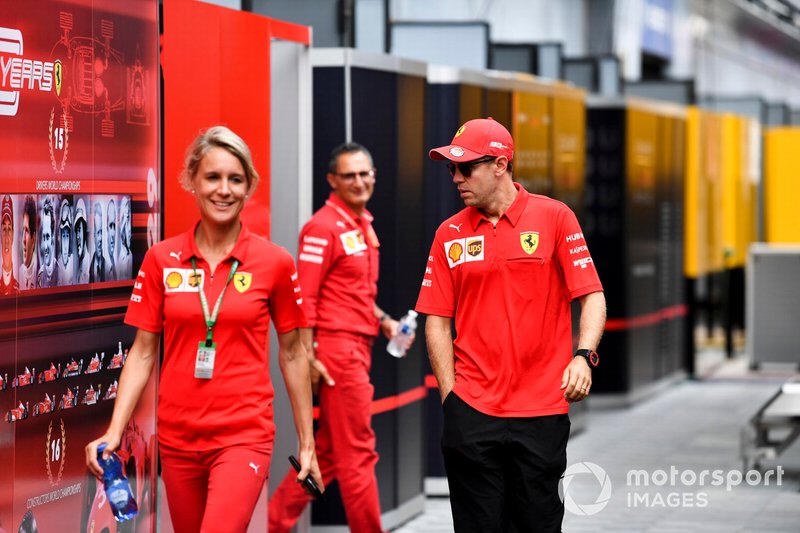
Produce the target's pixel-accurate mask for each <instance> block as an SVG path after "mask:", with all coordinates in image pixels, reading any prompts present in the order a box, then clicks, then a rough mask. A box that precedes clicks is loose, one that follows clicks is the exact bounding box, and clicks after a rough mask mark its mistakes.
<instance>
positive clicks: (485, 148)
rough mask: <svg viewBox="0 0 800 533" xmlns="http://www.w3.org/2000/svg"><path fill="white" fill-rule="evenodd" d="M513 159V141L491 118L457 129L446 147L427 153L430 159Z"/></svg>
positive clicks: (474, 121)
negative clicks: (484, 157)
mask: <svg viewBox="0 0 800 533" xmlns="http://www.w3.org/2000/svg"><path fill="white" fill-rule="evenodd" d="M487 155H488V156H493V157H499V156H501V155H504V156H506V157H507V158H508V159H509V160H511V159H513V158H514V140H513V139H512V138H511V134H510V133H508V130H507V129H506V128H505V127H504V126H503V125H502V124H500V123H499V122H497V121H496V120H494V119H493V118H492V117H489V118H476V119H474V120H470V121H468V122H465V123H464V125H463V126H461V127H460V128H458V131H457V132H456V134H455V136H454V137H453V140H452V141H451V142H450V144H448V145H447V146H441V147H439V148H434V149H432V150H431V151H430V152H428V156H429V157H430V158H431V159H436V160H442V159H449V160H451V161H474V160H475V159H480V158H481V157H483V156H487Z"/></svg>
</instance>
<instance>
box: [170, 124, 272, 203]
mask: <svg viewBox="0 0 800 533" xmlns="http://www.w3.org/2000/svg"><path fill="white" fill-rule="evenodd" d="M212 148H224V149H226V150H227V151H229V152H230V153H231V154H233V156H235V157H236V159H238V160H239V162H240V163H241V164H242V168H244V173H245V178H247V186H248V188H249V190H250V192H251V193H252V192H253V191H254V190H255V188H256V185H258V172H257V171H256V167H255V166H254V165H253V156H252V155H251V154H250V148H248V146H247V143H245V142H244V141H243V140H242V138H241V137H239V136H238V135H236V134H235V133H234V132H233V131H231V129H230V128H227V127H225V126H212V127H211V128H208V129H207V130H206V131H204V132H202V133H201V134H200V135H198V136H197V138H196V139H195V140H194V141H193V142H192V144H190V145H189V147H188V148H187V149H186V156H185V158H184V163H183V170H182V171H181V174H180V177H179V179H180V182H181V186H182V187H183V188H184V189H186V190H187V191H191V190H192V178H193V177H194V175H195V174H196V173H197V168H198V167H199V166H200V161H202V160H203V158H204V157H205V156H206V154H207V153H208V152H209V151H210V150H211V149H212Z"/></svg>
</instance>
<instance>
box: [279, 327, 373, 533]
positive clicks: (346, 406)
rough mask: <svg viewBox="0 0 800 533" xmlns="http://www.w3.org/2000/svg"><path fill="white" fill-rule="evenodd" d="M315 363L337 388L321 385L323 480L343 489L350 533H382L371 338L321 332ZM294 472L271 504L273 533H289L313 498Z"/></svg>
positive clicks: (319, 447)
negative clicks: (326, 371) (324, 368)
mask: <svg viewBox="0 0 800 533" xmlns="http://www.w3.org/2000/svg"><path fill="white" fill-rule="evenodd" d="M315 340H316V341H317V348H316V357H317V358H319V359H320V360H321V361H322V363H323V364H324V365H325V366H326V367H327V368H328V371H329V372H330V374H331V377H332V378H333V380H334V381H335V382H336V385H334V386H333V387H329V386H327V385H324V384H321V385H320V392H319V406H320V418H319V429H318V430H317V433H316V436H315V439H316V445H317V460H318V461H319V466H320V470H321V472H322V479H323V482H324V483H325V485H328V484H329V483H330V482H331V481H332V480H333V479H336V480H337V481H338V483H339V491H340V492H341V495H342V501H343V503H344V509H345V513H346V514H347V523H348V525H349V526H350V531H351V532H352V533H380V532H382V531H383V530H382V528H381V509H380V501H379V500H378V481H377V479H376V478H375V465H376V464H377V463H378V454H377V452H376V451H375V432H374V431H372V425H371V418H372V414H371V412H370V408H371V405H372V396H373V392H374V387H373V386H372V384H371V383H370V382H369V368H370V362H371V357H372V338H370V337H365V336H363V335H356V334H348V333H324V332H319V331H318V332H317V335H316V337H315ZM296 479H297V474H296V472H295V471H294V470H290V471H289V472H288V473H287V474H286V477H285V478H284V479H283V481H282V482H281V484H280V486H279V487H278V489H277V491H275V494H273V496H272V498H271V499H270V502H269V531H270V533H285V532H288V531H289V530H290V529H291V527H292V526H293V525H294V524H295V522H297V518H298V517H299V516H300V514H301V513H302V512H303V509H304V508H305V507H306V505H307V504H308V502H309V501H310V499H311V497H310V496H309V495H308V494H306V492H305V491H304V490H303V489H302V488H301V487H300V485H299V484H298V483H297V482H296Z"/></svg>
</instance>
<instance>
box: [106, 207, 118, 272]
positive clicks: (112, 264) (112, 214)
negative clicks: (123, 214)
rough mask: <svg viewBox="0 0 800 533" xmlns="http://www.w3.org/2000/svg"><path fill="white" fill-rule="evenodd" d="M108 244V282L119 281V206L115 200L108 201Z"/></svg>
mask: <svg viewBox="0 0 800 533" xmlns="http://www.w3.org/2000/svg"><path fill="white" fill-rule="evenodd" d="M106 242H107V243H108V256H107V257H108V263H106V267H107V269H108V270H107V271H106V281H111V280H115V279H117V257H116V254H115V251H116V246H117V206H116V204H115V203H114V199H113V198H110V199H109V200H108V208H107V216H106Z"/></svg>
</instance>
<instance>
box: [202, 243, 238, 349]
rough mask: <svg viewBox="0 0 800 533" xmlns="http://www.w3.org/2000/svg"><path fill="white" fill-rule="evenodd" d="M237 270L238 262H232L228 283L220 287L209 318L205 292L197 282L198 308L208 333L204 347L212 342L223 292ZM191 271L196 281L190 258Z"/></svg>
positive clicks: (235, 260)
mask: <svg viewBox="0 0 800 533" xmlns="http://www.w3.org/2000/svg"><path fill="white" fill-rule="evenodd" d="M237 268H239V261H238V260H237V259H234V260H233V265H232V266H231V272H230V274H228V281H226V282H225V286H224V287H222V292H221V293H219V297H218V298H217V303H216V304H215V305H214V312H213V313H212V314H211V315H210V316H209V314H208V300H207V299H206V294H205V291H204V290H203V287H201V286H200V283H199V282H198V287H197V294H199V295H200V307H202V308H203V318H204V319H205V321H206V326H207V327H208V332H207V333H206V346H208V347H210V346H211V343H212V341H213V336H214V324H216V323H217V317H219V308H220V307H222V297H223V296H225V290H226V289H227V288H228V284H230V282H231V280H232V279H233V275H234V274H236V269H237ZM192 271H193V272H194V279H195V280H196V279H197V264H196V263H195V260H194V257H192Z"/></svg>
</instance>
